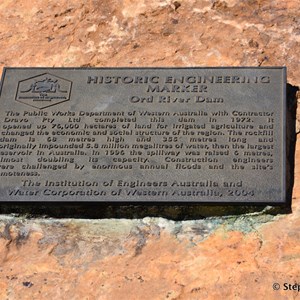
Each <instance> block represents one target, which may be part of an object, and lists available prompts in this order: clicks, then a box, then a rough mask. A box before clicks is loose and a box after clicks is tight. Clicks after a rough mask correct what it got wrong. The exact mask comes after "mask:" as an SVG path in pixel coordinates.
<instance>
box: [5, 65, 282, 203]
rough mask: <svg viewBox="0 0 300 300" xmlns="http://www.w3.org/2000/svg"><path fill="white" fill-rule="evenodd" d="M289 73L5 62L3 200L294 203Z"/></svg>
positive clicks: (277, 70) (238, 69) (280, 70)
mask: <svg viewBox="0 0 300 300" xmlns="http://www.w3.org/2000/svg"><path fill="white" fill-rule="evenodd" d="M285 89H286V70H285V68H282V67H269V68H268V67H266V68H265V67H263V68H250V67H246V68H94V69H82V68H6V69H4V72H3V76H2V81H1V90H0V93H1V96H0V180H1V181H0V201H2V202H19V201H24V202H28V201H39V202H42V201H50V202H54V201H63V202H70V201H82V202H92V201H93V202H94V201H96V202H151V203H155V202H190V203H213V204H214V203H231V204H235V203H237V204H243V203H247V204H249V203H262V204H263V203H271V204H284V203H286V201H287V200H286V91H285Z"/></svg>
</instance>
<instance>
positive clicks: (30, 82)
mask: <svg viewBox="0 0 300 300" xmlns="http://www.w3.org/2000/svg"><path fill="white" fill-rule="evenodd" d="M71 89H72V82H71V81H70V80H67V79H64V78H61V77H58V76H56V75H52V74H49V73H44V74H41V75H37V76H34V77H30V78H27V79H24V80H21V81H19V83H18V89H17V94H16V101H18V102H21V103H24V104H26V105H29V106H32V107H35V108H39V109H43V108H46V107H49V106H53V105H57V104H59V103H62V102H65V101H69V100H70V95H71Z"/></svg>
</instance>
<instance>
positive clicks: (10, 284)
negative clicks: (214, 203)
mask: <svg viewBox="0 0 300 300" xmlns="http://www.w3.org/2000/svg"><path fill="white" fill-rule="evenodd" d="M0 43H1V51H0V66H1V69H2V68H3V67H4V66H49V67H62V66H63V67H72V66H74V67H75V66H76V67H80V66H82V67H83V66H84V67H94V66H97V67H102V66H111V67H114V66H282V65H286V66H287V68H288V82H289V83H290V84H291V85H293V86H295V87H299V86H300V68H299V53H300V10H299V1H296V0H286V1H283V0H272V1H270V0H226V1H220V0H216V1H215V0H210V1H208V0H198V1H196V0H189V1H188V0H182V1H181V0H179V1H171V0H152V1H150V0H139V1H138V0H118V1H117V0H102V1H100V0H85V1H83V0H61V1H54V0H47V1H46V0H31V1H25V0H14V1H13V0H1V3H0ZM297 116H298V117H299V118H300V112H299V110H298V115H297ZM297 126H298V122H297ZM299 130H300V127H299V126H298V127H297V131H299ZM299 162H300V144H299V142H298V143H297V145H296V167H295V186H294V191H293V204H292V210H293V211H292V213H291V214H276V215H272V214H270V213H269V209H268V208H266V209H265V210H264V211H262V212H257V213H255V212H254V213H249V214H241V215H235V216H233V215H232V216H230V215H228V216H223V217H209V218H206V219H202V220H189V221H173V220H167V219H163V218H150V217H146V218H143V219H101V220H88V219H45V218H26V216H24V215H19V216H15V215H2V216H0V299H9V300H10V299H22V300H23V299H67V300H69V299H80V300H81V299H111V300H116V299H126V300H127V299H129V300H134V299H138V300H139V299H143V300H144V299H151V300H152V299H168V300H171V299H197V300H198V299H251V300H252V299H299V298H300V296H299V291H298V290H297V289H298V288H299V289H300V267H299V266H300V164H299ZM275 283H278V284H279V285H280V288H279V290H277V288H278V287H279V286H277V285H276V284H275ZM285 283H286V284H290V286H288V285H286V287H287V288H288V289H287V290H285V285H284V284H285ZM295 283H296V284H298V286H297V285H294V284H295ZM274 284H275V285H274Z"/></svg>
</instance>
